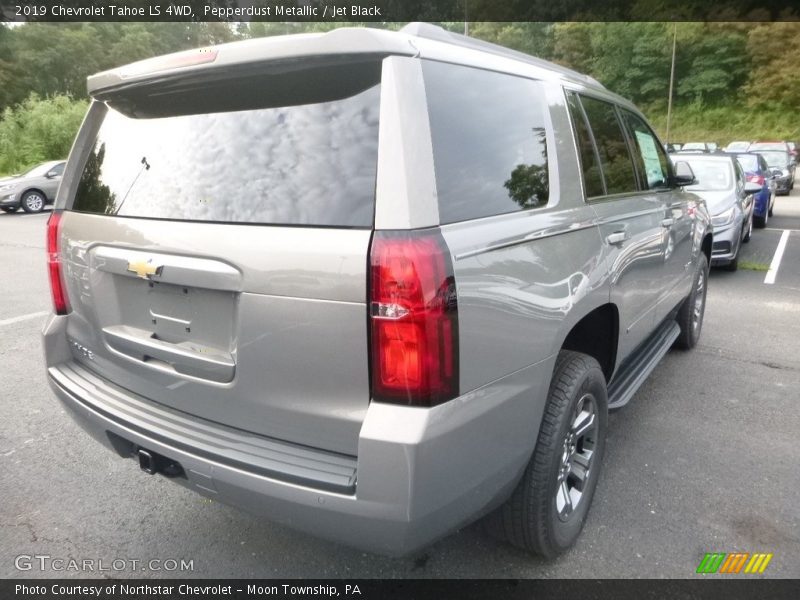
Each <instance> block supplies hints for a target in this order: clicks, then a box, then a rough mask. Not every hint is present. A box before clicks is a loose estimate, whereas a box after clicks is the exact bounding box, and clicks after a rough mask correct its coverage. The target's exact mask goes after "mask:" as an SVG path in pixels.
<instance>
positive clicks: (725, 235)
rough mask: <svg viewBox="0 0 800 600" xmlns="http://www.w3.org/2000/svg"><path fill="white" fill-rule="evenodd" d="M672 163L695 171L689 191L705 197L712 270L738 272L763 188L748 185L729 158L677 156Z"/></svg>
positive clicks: (751, 184) (731, 158)
mask: <svg viewBox="0 0 800 600" xmlns="http://www.w3.org/2000/svg"><path fill="white" fill-rule="evenodd" d="M672 160H673V161H674V162H675V164H676V166H677V164H678V162H679V161H686V162H687V163H688V164H689V166H690V167H691V168H692V171H693V172H694V174H695V177H696V179H697V182H696V183H695V184H693V185H690V186H688V187H687V188H686V189H687V190H689V191H692V192H694V193H695V194H697V195H698V196H700V197H702V198H703V199H704V200H705V201H706V204H707V206H708V210H709V212H710V213H711V222H712V224H713V226H714V245H713V247H712V253H711V266H712V267H713V266H724V267H725V268H726V269H728V270H729V271H736V270H737V269H738V268H739V251H740V250H741V245H742V243H746V242H748V241H750V236H751V234H752V232H753V195H754V194H757V193H758V192H759V191H761V186H760V185H758V184H756V183H751V182H749V181H747V180H746V179H745V175H744V171H743V170H742V167H741V166H740V165H739V162H738V161H737V160H736V158H735V157H733V156H731V155H729V154H715V155H709V156H705V155H683V154H673V155H672Z"/></svg>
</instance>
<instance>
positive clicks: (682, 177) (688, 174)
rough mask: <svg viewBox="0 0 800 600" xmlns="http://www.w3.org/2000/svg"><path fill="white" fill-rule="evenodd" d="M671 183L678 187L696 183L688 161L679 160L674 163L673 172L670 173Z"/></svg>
mask: <svg viewBox="0 0 800 600" xmlns="http://www.w3.org/2000/svg"><path fill="white" fill-rule="evenodd" d="M672 183H673V184H675V185H677V186H678V187H684V186H687V185H695V184H697V178H696V177H695V176H694V171H692V167H691V166H689V163H687V162H686V161H683V160H680V161H678V162H676V163H675V173H674V174H673V175H672Z"/></svg>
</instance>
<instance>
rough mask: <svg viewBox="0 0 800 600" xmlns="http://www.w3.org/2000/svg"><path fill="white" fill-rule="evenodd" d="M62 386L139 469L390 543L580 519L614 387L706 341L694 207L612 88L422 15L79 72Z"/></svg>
mask: <svg viewBox="0 0 800 600" xmlns="http://www.w3.org/2000/svg"><path fill="white" fill-rule="evenodd" d="M89 92H90V94H91V96H92V97H93V102H92V104H91V106H90V108H89V111H88V115H87V117H86V119H85V122H84V125H83V127H82V129H81V130H80V132H79V134H78V137H77V140H76V142H75V145H74V148H73V150H72V153H71V155H70V158H69V162H68V165H67V169H66V171H65V174H64V181H63V183H62V186H61V188H60V191H59V196H58V199H57V204H56V211H55V212H54V214H53V216H52V217H51V219H50V221H49V225H48V257H49V269H50V280H51V284H52V290H53V300H54V307H55V310H54V314H52V315H51V316H50V318H49V319H48V321H47V323H46V325H45V329H44V347H45V353H46V362H47V377H48V379H49V382H50V384H51V386H52V388H53V390H54V391H55V393H56V394H57V396H58V397H59V398H60V400H61V401H62V402H63V403H64V405H65V406H66V407H67V409H68V411H69V412H70V413H71V414H72V416H73V417H74V418H75V420H76V421H77V422H78V423H80V425H81V426H82V427H83V428H84V429H86V430H87V431H88V432H89V433H90V434H91V435H93V436H94V437H95V438H96V439H97V440H98V441H100V442H102V443H103V444H105V445H106V446H108V447H109V448H111V449H113V450H114V451H115V452H117V453H118V454H119V455H120V456H123V457H133V458H134V459H135V460H136V461H138V464H139V466H140V467H141V469H142V470H144V471H145V472H147V473H160V474H162V475H164V476H166V477H168V478H171V479H173V480H174V481H175V482H177V483H179V484H181V485H183V486H186V487H188V488H190V489H192V490H195V491H197V492H199V493H200V494H203V495H205V496H208V497H211V498H214V499H215V500H218V501H220V502H224V503H229V504H232V505H236V506H239V507H241V508H244V509H247V510H249V511H252V512H255V513H258V514H261V515H265V516H267V517H269V518H270V519H273V520H275V521H278V522H281V523H285V524H287V525H290V526H292V527H296V528H299V529H303V530H306V531H309V532H312V533H313V534H315V535H318V536H324V537H326V538H329V539H333V540H337V541H340V542H343V543H347V544H351V545H354V546H358V547H361V548H364V549H369V550H372V551H376V552H381V553H387V554H403V553H408V552H411V551H413V550H415V549H418V548H420V547H422V546H423V545H425V544H428V543H430V542H431V541H433V540H435V539H437V538H439V537H441V536H444V535H446V534H448V533H450V532H452V531H454V530H456V529H458V528H459V527H461V526H463V525H465V524H467V523H469V522H471V521H474V520H476V519H477V518H479V517H481V516H487V517H488V518H487V519H486V522H487V524H488V526H489V527H490V528H491V529H492V531H494V532H495V533H496V534H497V535H499V536H501V537H502V538H504V539H507V540H509V541H510V542H512V543H514V544H516V545H518V546H520V547H522V548H525V549H528V550H531V551H535V552H538V553H540V554H542V555H545V556H554V555H556V554H558V553H560V552H562V551H564V550H566V549H567V548H568V547H570V546H571V545H572V544H573V543H574V542H575V540H576V538H577V537H578V535H579V533H580V530H581V528H582V526H583V523H584V521H585V519H586V516H587V511H588V510H589V505H590V503H591V500H592V494H593V492H594V490H595V486H596V484H597V480H598V476H599V473H600V467H601V461H602V457H603V449H604V444H605V441H604V440H605V435H606V429H607V411H608V409H609V408H617V407H620V406H622V405H624V404H625V403H627V402H628V401H629V400H630V399H631V397H632V396H633V394H634V392H635V391H636V389H637V388H638V387H639V386H640V385H641V383H642V382H643V381H644V380H645V378H646V377H647V375H648V374H649V373H650V372H651V371H652V370H653V368H654V367H655V366H656V364H657V363H658V361H659V360H660V359H661V357H662V356H663V355H664V354H665V353H666V352H667V350H668V349H669V348H670V347H671V346H672V345H673V344H674V343H677V344H678V345H680V346H681V347H683V348H691V347H692V346H694V345H695V343H696V342H697V338H698V336H699V335H700V330H701V326H702V320H703V311H704V306H705V293H706V281H707V276H708V261H709V259H710V256H711V247H712V235H711V225H710V219H709V216H708V213H707V211H706V207H705V204H704V203H703V201H702V200H701V199H699V198H698V197H696V196H694V195H693V194H691V193H689V192H685V191H683V189H682V187H681V186H684V185H689V184H691V183H693V182H694V177H693V174H692V173H691V172H688V173H683V174H681V175H678V174H675V173H673V170H672V166H671V165H670V162H669V160H668V159H667V156H666V154H665V153H664V151H663V146H662V144H661V142H660V141H659V139H658V138H657V137H656V135H655V134H654V133H653V131H652V129H651V128H650V127H649V126H648V124H647V122H646V121H645V119H644V117H643V116H642V115H641V113H639V111H637V109H636V108H635V107H634V106H633V105H632V104H631V103H630V102H628V101H626V100H624V99H623V98H620V97H619V96H616V95H614V94H612V93H610V92H608V91H607V90H606V89H605V88H604V87H603V86H601V85H600V84H599V83H597V82H596V81H594V80H593V79H591V78H589V77H586V76H583V75H580V74H578V73H575V72H572V71H569V70H566V69H564V68H561V67H559V66H556V65H553V64H550V63H547V62H543V61H540V60H537V59H535V58H532V57H529V56H527V55H523V54H519V53H516V52H512V51H509V50H506V49H504V48H501V47H498V46H494V45H491V44H485V43H482V42H478V41H476V40H473V39H470V38H465V37H462V36H459V35H453V34H450V33H447V32H445V31H443V30H442V29H439V28H437V27H433V26H429V25H418V24H412V25H410V26H408V27H406V28H405V29H404V30H403V31H401V32H386V31H378V30H374V29H339V30H335V31H332V32H329V33H325V34H314V35H305V36H286V37H276V38H267V39H258V40H251V41H247V42H241V43H235V44H230V45H223V46H219V47H215V48H210V49H204V50H202V51H196V52H188V53H182V54H177V55H171V56H165V57H162V58H157V59H152V60H148V61H145V62H142V63H137V64H133V65H130V66H128V67H123V68H121V69H118V70H114V71H109V72H105V73H101V74H99V75H95V76H93V77H90V78H89Z"/></svg>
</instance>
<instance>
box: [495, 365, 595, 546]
mask: <svg viewBox="0 0 800 600" xmlns="http://www.w3.org/2000/svg"><path fill="white" fill-rule="evenodd" d="M607 415H608V397H607V394H606V380H605V376H604V375H603V371H602V369H601V368H600V365H599V364H598V363H597V361H596V360H595V359H594V358H592V357H591V356H588V355H586V354H581V353H579V352H572V351H566V350H565V351H562V352H560V353H559V355H558V359H557V360H556V366H555V370H554V372H553V380H552V382H551V383H550V392H549V395H548V399H547V405H546V406H545V411H544V416H543V417H542V423H541V426H540V428H539V437H538V438H537V441H536V447H535V449H534V451H533V456H532V457H531V459H530V462H529V463H528V466H527V468H526V469H525V473H524V474H523V476H522V480H521V481H520V482H519V484H518V485H517V488H516V489H515V490H514V493H513V494H512V496H511V498H509V500H508V501H507V502H506V504H504V505H503V506H501V507H500V508H499V509H497V511H495V512H494V513H493V514H492V515H490V516H489V518H488V519H487V521H488V525H489V528H490V531H491V532H492V533H493V534H494V535H495V536H497V537H500V538H502V539H504V540H506V541H508V542H510V543H512V544H514V545H515V546H518V547H520V548H523V549H524V550H528V551H531V552H536V553H537V554H540V555H542V556H545V557H548V558H550V557H553V556H556V555H558V554H561V553H562V552H564V551H566V550H567V549H569V548H570V547H571V546H572V545H573V544H574V543H575V541H576V540H577V539H578V536H579V535H580V532H581V530H582V529H583V524H584V523H585V521H586V516H587V515H588V513H589V505H590V504H591V502H592V497H593V496H594V491H595V488H596V487H597V480H598V477H599V475H600V466H601V462H602V459H603V450H604V448H605V435H606V424H607V421H608V416H607Z"/></svg>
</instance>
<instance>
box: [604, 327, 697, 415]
mask: <svg viewBox="0 0 800 600" xmlns="http://www.w3.org/2000/svg"><path fill="white" fill-rule="evenodd" d="M680 333H681V328H680V327H679V326H678V323H677V322H676V321H675V320H674V319H668V320H666V321H664V323H663V324H662V325H661V326H660V327H659V328H658V329H657V330H656V331H655V333H653V335H652V336H650V338H648V340H647V341H646V342H644V344H642V345H641V346H639V348H638V349H637V350H636V351H635V353H634V356H633V357H632V359H631V360H630V361H629V362H627V363H626V364H625V365H624V366H623V367H622V369H621V370H620V371H619V372H618V373H617V374H616V376H615V377H614V379H613V380H612V381H611V384H610V385H609V386H608V409H609V410H614V409H617V408H622V407H623V406H625V405H626V404H627V403H628V402H630V400H631V398H633V395H634V394H635V393H636V390H638V389H639V387H640V386H641V385H642V384H643V383H644V381H645V379H647V377H648V376H649V375H650V373H652V372H653V369H655V368H656V365H658V363H659V362H660V361H661V359H662V358H664V355H665V354H666V353H667V352H668V351H669V349H670V348H671V347H672V344H673V342H674V341H675V340H676V339H677V338H678V336H679V335H680Z"/></svg>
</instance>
